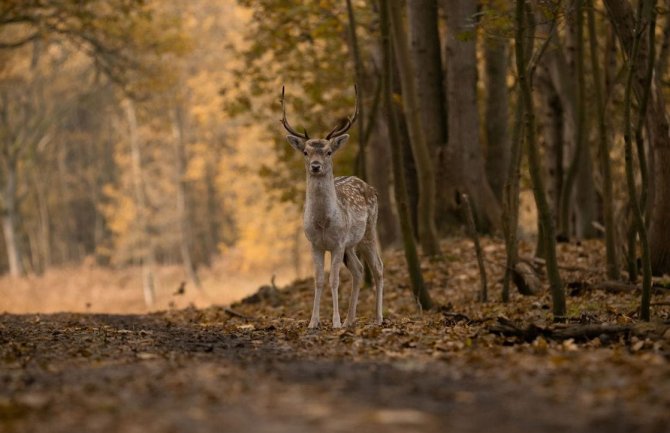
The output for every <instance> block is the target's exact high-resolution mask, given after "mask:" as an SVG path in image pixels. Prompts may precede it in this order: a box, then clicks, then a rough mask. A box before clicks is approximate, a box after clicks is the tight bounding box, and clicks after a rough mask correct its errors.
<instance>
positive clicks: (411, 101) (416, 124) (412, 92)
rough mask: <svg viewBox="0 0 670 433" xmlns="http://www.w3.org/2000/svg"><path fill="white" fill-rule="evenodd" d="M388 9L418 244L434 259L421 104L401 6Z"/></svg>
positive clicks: (436, 248)
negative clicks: (415, 186)
mask: <svg viewBox="0 0 670 433" xmlns="http://www.w3.org/2000/svg"><path fill="white" fill-rule="evenodd" d="M388 6H389V18H390V23H391V29H392V31H391V34H392V37H393V47H394V51H395V54H396V57H397V63H398V70H399V72H400V81H401V84H402V97H403V110H404V112H405V116H406V119H407V123H408V126H409V130H410V135H411V137H410V142H411V145H412V154H413V156H414V162H415V164H416V169H417V177H418V180H419V206H418V207H419V209H418V219H419V241H420V243H421V247H422V249H423V252H424V254H427V255H430V256H435V255H439V254H440V245H439V242H438V237H437V230H436V228H435V171H434V168H433V161H432V160H431V155H430V151H429V149H428V146H427V144H426V138H425V134H424V129H423V125H422V122H421V116H420V111H419V104H420V102H419V100H418V98H417V94H416V87H415V83H414V76H415V73H416V72H415V71H416V69H415V67H414V65H413V64H412V62H411V58H410V54H409V45H408V41H407V33H406V32H405V28H404V24H403V21H402V13H401V10H400V3H398V2H389V3H388Z"/></svg>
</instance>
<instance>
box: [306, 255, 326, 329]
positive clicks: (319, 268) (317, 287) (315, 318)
mask: <svg viewBox="0 0 670 433" xmlns="http://www.w3.org/2000/svg"><path fill="white" fill-rule="evenodd" d="M324 254H325V252H324V251H319V250H316V249H312V259H313V260H314V306H313V307H312V318H311V319H310V321H309V328H310V329H313V328H317V327H318V326H319V306H320V305H321V293H323V283H324V274H323V256H324Z"/></svg>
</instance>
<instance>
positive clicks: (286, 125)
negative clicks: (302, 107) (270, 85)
mask: <svg viewBox="0 0 670 433" xmlns="http://www.w3.org/2000/svg"><path fill="white" fill-rule="evenodd" d="M281 113H282V118H281V120H280V122H281V124H282V125H284V129H286V130H287V131H288V132H289V133H290V134H292V135H295V136H296V137H300V138H302V139H305V140H309V135H308V134H307V129H303V130H304V131H305V133H304V134H301V133H299V132H298V131H296V130H295V129H293V127H292V126H291V125H290V124H289V123H288V119H286V107H285V106H284V86H281Z"/></svg>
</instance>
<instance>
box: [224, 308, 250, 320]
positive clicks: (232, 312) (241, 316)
mask: <svg viewBox="0 0 670 433" xmlns="http://www.w3.org/2000/svg"><path fill="white" fill-rule="evenodd" d="M223 311H224V312H226V313H227V314H230V315H231V316H233V317H239V318H240V319H244V320H253V318H252V317H250V316H247V315H246V314H242V313H240V312H237V311H235V310H233V309H232V308H230V307H223Z"/></svg>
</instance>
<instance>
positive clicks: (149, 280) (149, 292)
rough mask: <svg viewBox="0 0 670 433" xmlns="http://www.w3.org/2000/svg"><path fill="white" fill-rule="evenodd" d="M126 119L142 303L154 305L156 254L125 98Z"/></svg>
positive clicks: (137, 147) (129, 108)
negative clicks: (139, 254) (135, 215)
mask: <svg viewBox="0 0 670 433" xmlns="http://www.w3.org/2000/svg"><path fill="white" fill-rule="evenodd" d="M124 105H125V107H124V108H125V110H126V119H127V121H128V140H129V142H130V153H131V159H132V164H131V165H132V176H133V187H134V192H135V205H136V206H137V224H138V227H139V230H138V231H139V239H138V244H139V246H140V249H141V250H142V256H141V263H142V289H143V293H144V303H145V304H146V306H147V307H149V308H150V307H152V306H153V305H154V302H155V299H156V295H155V277H154V267H155V262H156V256H155V251H154V245H153V242H152V240H151V238H150V234H149V224H148V221H147V198H146V194H145V192H144V182H143V173H142V154H141V149H140V137H139V133H138V130H137V115H136V113H135V104H134V103H133V101H131V100H130V99H126V100H125V104H124Z"/></svg>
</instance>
